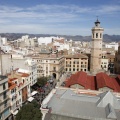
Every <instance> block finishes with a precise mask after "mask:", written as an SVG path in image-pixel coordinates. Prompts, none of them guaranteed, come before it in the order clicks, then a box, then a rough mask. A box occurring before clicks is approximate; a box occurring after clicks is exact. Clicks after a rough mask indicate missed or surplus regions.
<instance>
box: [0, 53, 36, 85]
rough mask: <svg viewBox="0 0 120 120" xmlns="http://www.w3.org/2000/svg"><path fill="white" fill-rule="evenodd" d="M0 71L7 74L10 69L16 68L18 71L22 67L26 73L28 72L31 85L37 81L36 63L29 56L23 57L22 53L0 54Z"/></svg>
mask: <svg viewBox="0 0 120 120" xmlns="http://www.w3.org/2000/svg"><path fill="white" fill-rule="evenodd" d="M1 58H2V59H1V60H2V62H1V63H2V73H3V74H7V73H10V72H11V71H12V70H16V69H17V68H20V69H18V70H19V72H21V71H20V70H22V69H23V71H24V72H25V73H26V72H28V73H29V74H30V75H31V86H32V85H34V84H35V83H36V82H37V64H36V62H35V61H33V60H32V59H31V58H30V57H27V58H26V57H24V56H22V55H16V54H15V55H11V54H2V55H1Z"/></svg>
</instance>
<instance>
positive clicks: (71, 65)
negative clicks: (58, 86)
mask: <svg viewBox="0 0 120 120" xmlns="http://www.w3.org/2000/svg"><path fill="white" fill-rule="evenodd" d="M65 71H66V72H72V73H75V72H77V71H88V56H86V55H83V54H74V55H65Z"/></svg>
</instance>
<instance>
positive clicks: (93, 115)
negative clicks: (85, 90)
mask: <svg viewBox="0 0 120 120" xmlns="http://www.w3.org/2000/svg"><path fill="white" fill-rule="evenodd" d="M46 99H48V98H46ZM45 109H48V113H47V114H46V116H48V115H49V118H47V119H45V120H52V118H53V117H54V118H56V119H55V120H59V118H61V120H66V119H65V118H67V119H68V118H70V120H77V119H78V120H79V119H89V120H91V119H92V120H93V119H95V120H113V119H117V120H119V119H120V101H119V98H117V97H116V96H115V95H114V94H113V93H111V92H110V91H108V92H104V93H100V94H98V95H95V96H91V95H83V94H76V93H75V92H74V91H72V90H70V89H60V88H58V89H56V91H55V92H53V91H52V96H51V97H50V98H49V100H48V102H46V103H45V102H44V101H43V103H42V106H41V110H45Z"/></svg>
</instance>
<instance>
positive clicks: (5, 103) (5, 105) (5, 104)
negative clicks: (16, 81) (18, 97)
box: [4, 100, 7, 108]
mask: <svg viewBox="0 0 120 120" xmlns="http://www.w3.org/2000/svg"><path fill="white" fill-rule="evenodd" d="M6 107H7V100H6V101H5V102H4V108H6Z"/></svg>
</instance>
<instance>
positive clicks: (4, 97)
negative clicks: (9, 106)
mask: <svg viewBox="0 0 120 120" xmlns="http://www.w3.org/2000/svg"><path fill="white" fill-rule="evenodd" d="M6 97H7V94H6V91H5V92H4V93H3V99H6Z"/></svg>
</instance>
